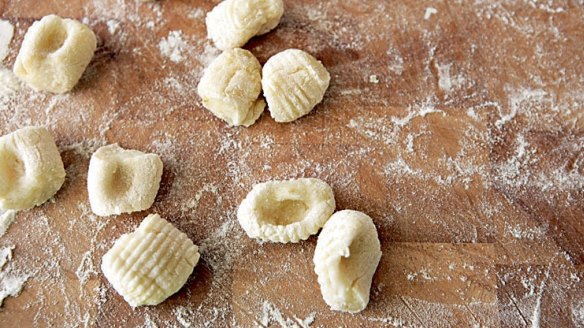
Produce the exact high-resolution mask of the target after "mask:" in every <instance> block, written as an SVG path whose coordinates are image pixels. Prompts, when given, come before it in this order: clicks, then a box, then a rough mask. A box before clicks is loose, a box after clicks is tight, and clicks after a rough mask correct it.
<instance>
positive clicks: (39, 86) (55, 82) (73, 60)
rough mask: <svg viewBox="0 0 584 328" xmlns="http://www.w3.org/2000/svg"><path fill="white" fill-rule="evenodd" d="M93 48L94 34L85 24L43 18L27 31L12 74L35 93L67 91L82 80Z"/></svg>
mask: <svg viewBox="0 0 584 328" xmlns="http://www.w3.org/2000/svg"><path fill="white" fill-rule="evenodd" d="M96 46H97V41H96V39H95V34H93V31H91V29H89V27H87V26H86V25H84V24H82V23H80V22H79V21H76V20H74V19H63V18H61V17H58V16H55V15H49V16H45V17H43V18H42V19H41V20H40V21H36V22H34V23H33V24H32V26H31V27H30V28H29V29H28V31H27V32H26V35H25V36H24V40H23V42H22V46H21V48H20V51H19V53H18V56H17V57H16V61H15V63H14V74H15V75H16V76H18V77H19V78H20V79H22V80H23V81H25V82H26V83H27V84H28V85H30V86H31V87H32V88H33V89H35V90H37V91H39V90H42V91H49V92H53V93H64V92H67V91H69V90H71V89H73V87H74V86H75V85H76V84H77V82H78V81H79V79H80V78H81V75H82V74H83V72H84V71H85V68H86V67H87V65H88V64H89V62H90V61H91V58H92V57H93V53H94V52H95V49H96Z"/></svg>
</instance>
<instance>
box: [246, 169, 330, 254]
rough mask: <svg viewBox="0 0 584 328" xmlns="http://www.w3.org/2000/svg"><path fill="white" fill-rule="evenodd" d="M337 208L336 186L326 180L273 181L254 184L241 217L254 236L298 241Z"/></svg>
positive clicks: (315, 228)
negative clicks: (334, 191) (334, 188)
mask: <svg viewBox="0 0 584 328" xmlns="http://www.w3.org/2000/svg"><path fill="white" fill-rule="evenodd" d="M334 210H335V196H334V194H333V190H332V189H331V187H330V186H329V185H328V184H327V183H326V182H324V181H322V180H319V179H311V178H303V179H297V180H286V181H269V182H264V183H260V184H257V185H255V186H254V187H253V189H252V190H251V191H250V193H249V194H248V195H247V197H245V199H244V200H243V202H241V205H239V209H238V211H237V219H238V221H239V224H240V225H241V227H242V228H243V230H245V232H246V233H247V235H248V236H249V237H251V238H258V239H261V240H264V241H273V242H280V243H288V242H293V243H295V242H298V241H299V240H306V239H307V238H308V237H310V235H313V234H315V233H317V232H318V229H320V228H321V227H322V226H323V224H324V223H325V222H326V221H327V220H328V218H329V217H330V216H331V214H333V211H334Z"/></svg>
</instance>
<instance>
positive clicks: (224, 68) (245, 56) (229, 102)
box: [197, 48, 266, 127]
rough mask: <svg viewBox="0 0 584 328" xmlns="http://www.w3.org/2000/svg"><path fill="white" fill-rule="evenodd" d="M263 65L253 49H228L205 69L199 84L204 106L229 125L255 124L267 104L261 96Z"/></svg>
mask: <svg viewBox="0 0 584 328" xmlns="http://www.w3.org/2000/svg"><path fill="white" fill-rule="evenodd" d="M261 72H262V67H261V65H260V63H259V62H258V60H257V59H256V58H255V57H254V55H252V53H251V52H249V51H247V50H243V49H239V48H237V49H229V50H226V51H225V52H223V53H222V54H221V55H219V57H217V58H216V59H215V60H214V61H213V62H212V63H211V65H209V67H207V69H206V70H205V73H204V74H203V77H202V78H201V81H200V82H199V85H198V88H197V90H198V93H199V96H200V97H201V99H202V100H203V105H204V106H205V107H206V108H207V109H208V110H209V111H211V112H212V113H213V114H214V115H215V116H217V117H219V118H220V119H222V120H224V121H226V122H227V123H228V124H229V125H232V126H233V125H243V126H246V127H247V126H250V125H252V124H253V123H254V122H255V121H256V120H257V119H258V117H260V115H261V114H262V112H263V111H264V107H265V106H266V103H265V101H264V100H263V99H258V97H259V95H260V93H261V91H262V84H261V79H262V77H261Z"/></svg>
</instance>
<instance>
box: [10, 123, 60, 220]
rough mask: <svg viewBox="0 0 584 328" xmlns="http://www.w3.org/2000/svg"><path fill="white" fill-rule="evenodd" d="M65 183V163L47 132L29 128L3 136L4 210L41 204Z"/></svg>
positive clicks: (37, 128) (21, 208)
mask: <svg viewBox="0 0 584 328" xmlns="http://www.w3.org/2000/svg"><path fill="white" fill-rule="evenodd" d="M63 182H65V168H64V167H63V161H62V160H61V155H60V154H59V150H58V149H57V145H56V144H55V141H54V140H53V136H52V135H51V134H50V133H49V131H47V129H45V128H43V127H26V128H22V129H20V130H17V131H14V132H12V133H9V134H7V135H5V136H2V137H0V209H2V210H5V211H6V210H24V209H29V208H31V207H34V206H36V205H40V204H42V203H44V202H46V201H47V200H48V199H49V198H51V197H52V196H53V195H54V194H55V193H56V192H57V191H58V190H59V189H60V188H61V186H62V185H63Z"/></svg>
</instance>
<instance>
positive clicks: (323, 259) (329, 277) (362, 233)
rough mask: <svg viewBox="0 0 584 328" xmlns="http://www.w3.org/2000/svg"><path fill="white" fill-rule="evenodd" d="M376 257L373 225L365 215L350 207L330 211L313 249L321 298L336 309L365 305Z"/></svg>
mask: <svg viewBox="0 0 584 328" xmlns="http://www.w3.org/2000/svg"><path fill="white" fill-rule="evenodd" d="M380 259H381V249H380V244H379V238H378V236H377V229H376V228H375V225H374V224H373V220H371V218H370V217H369V216H367V215H366V214H364V213H361V212H358V211H351V210H345V211H340V212H337V213H335V214H333V216H331V218H330V219H329V220H328V221H327V223H326V224H325V225H324V227H323V228H322V231H321V233H320V235H319V237H318V241H317V243H316V249H315V251H314V271H315V272H316V274H317V275H318V283H319V284H320V290H321V293H322V296H323V298H324V300H325V302H326V303H327V304H328V305H329V306H330V307H331V308H332V309H333V310H336V311H343V312H352V313H355V312H360V311H362V310H363V309H365V307H367V303H369V290H370V289H371V281H372V279H373V274H374V273H375V270H376V269H377V265H378V264H379V260H380Z"/></svg>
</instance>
